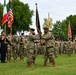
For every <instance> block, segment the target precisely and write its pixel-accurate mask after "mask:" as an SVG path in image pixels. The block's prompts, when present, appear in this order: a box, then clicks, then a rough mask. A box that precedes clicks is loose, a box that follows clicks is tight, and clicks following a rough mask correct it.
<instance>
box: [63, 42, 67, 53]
mask: <svg viewBox="0 0 76 75" xmlns="http://www.w3.org/2000/svg"><path fill="white" fill-rule="evenodd" d="M67 49H68V48H67V42H66V41H64V43H63V54H66V52H67Z"/></svg>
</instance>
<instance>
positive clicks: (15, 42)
mask: <svg viewBox="0 0 76 75" xmlns="http://www.w3.org/2000/svg"><path fill="white" fill-rule="evenodd" d="M19 47H20V44H19V36H18V35H17V34H14V35H13V48H12V52H13V58H14V61H16V60H17V57H18V55H19Z"/></svg>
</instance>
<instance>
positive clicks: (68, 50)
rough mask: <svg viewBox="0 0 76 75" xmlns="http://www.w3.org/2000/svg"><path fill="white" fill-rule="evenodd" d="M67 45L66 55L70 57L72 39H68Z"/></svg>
mask: <svg viewBox="0 0 76 75" xmlns="http://www.w3.org/2000/svg"><path fill="white" fill-rule="evenodd" d="M67 46H68V48H67V55H68V56H69V57H70V56H71V54H72V48H73V46H72V41H71V40H69V41H68V42H67Z"/></svg>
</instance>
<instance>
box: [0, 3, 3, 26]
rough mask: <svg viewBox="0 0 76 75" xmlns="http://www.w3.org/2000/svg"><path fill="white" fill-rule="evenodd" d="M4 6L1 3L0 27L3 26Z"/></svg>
mask: <svg viewBox="0 0 76 75" xmlns="http://www.w3.org/2000/svg"><path fill="white" fill-rule="evenodd" d="M2 14H3V5H2V4H1V3H0V26H2Z"/></svg>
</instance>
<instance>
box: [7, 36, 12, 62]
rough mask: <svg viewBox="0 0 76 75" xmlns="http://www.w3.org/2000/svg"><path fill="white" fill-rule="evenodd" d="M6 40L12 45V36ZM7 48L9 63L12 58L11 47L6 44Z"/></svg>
mask: <svg viewBox="0 0 76 75" xmlns="http://www.w3.org/2000/svg"><path fill="white" fill-rule="evenodd" d="M7 39H8V41H9V42H10V43H12V35H8V36H7ZM7 46H8V47H7V61H8V62H10V61H11V56H12V45H10V44H8V45H7Z"/></svg>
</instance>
